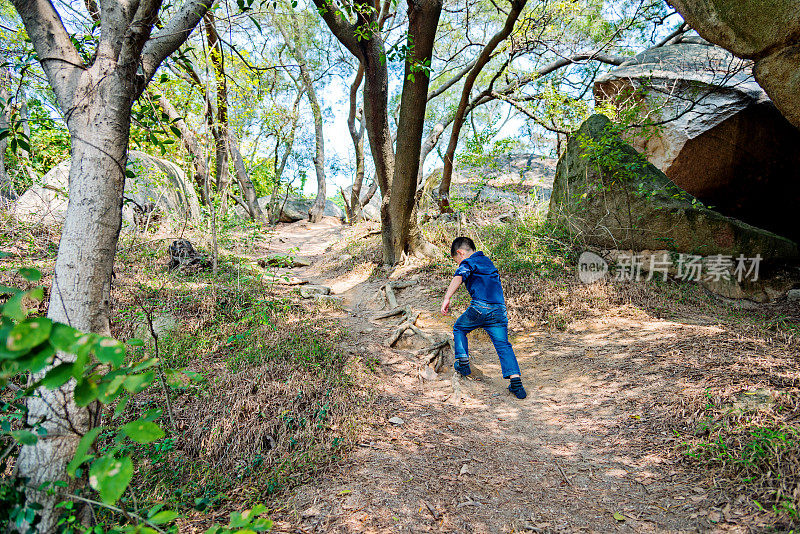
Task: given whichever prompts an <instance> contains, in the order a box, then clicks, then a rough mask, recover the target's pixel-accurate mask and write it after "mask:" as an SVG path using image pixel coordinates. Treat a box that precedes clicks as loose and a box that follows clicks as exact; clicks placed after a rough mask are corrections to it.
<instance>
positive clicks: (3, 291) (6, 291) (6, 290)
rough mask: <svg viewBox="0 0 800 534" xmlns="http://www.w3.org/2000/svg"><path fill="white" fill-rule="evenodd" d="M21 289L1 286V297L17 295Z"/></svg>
mask: <svg viewBox="0 0 800 534" xmlns="http://www.w3.org/2000/svg"><path fill="white" fill-rule="evenodd" d="M17 293H19V289H18V288H16V287H11V286H0V295H16V294H17Z"/></svg>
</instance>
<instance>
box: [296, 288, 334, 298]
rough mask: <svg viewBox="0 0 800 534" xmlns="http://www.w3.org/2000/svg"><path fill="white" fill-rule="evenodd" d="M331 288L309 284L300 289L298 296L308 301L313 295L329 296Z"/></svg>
mask: <svg viewBox="0 0 800 534" xmlns="http://www.w3.org/2000/svg"><path fill="white" fill-rule="evenodd" d="M330 294H331V288H329V287H328V286H322V285H316V284H309V285H305V286H301V287H300V296H302V297H303V298H304V299H310V298H311V297H313V296H314V295H330Z"/></svg>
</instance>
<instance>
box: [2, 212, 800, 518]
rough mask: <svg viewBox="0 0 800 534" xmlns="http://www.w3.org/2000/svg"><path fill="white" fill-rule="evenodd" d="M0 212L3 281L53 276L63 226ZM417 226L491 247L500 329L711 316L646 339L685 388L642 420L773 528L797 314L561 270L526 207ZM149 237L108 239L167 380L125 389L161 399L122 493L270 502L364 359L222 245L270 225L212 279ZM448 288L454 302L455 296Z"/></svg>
mask: <svg viewBox="0 0 800 534" xmlns="http://www.w3.org/2000/svg"><path fill="white" fill-rule="evenodd" d="M472 215H479V213H473V214H472ZM6 224H7V225H8V227H7V228H6V230H5V231H4V232H2V238H1V239H2V242H0V246H2V248H3V250H4V251H5V252H7V253H9V254H10V256H8V257H6V258H4V259H3V268H2V271H0V283H2V284H5V285H13V284H17V285H20V284H22V283H23V281H21V280H19V279H17V278H18V277H17V276H16V275H15V272H16V269H18V268H20V267H35V268H37V269H39V270H41V271H42V273H43V275H44V277H43V280H42V283H43V284H44V285H45V286H46V287H48V286H49V284H50V278H51V275H52V269H53V262H54V260H55V253H56V250H57V241H58V233H57V232H56V231H55V230H45V229H43V228H42V227H34V226H27V225H23V224H20V223H18V222H12V221H6ZM424 231H425V233H426V236H427V238H428V239H429V240H430V241H431V242H432V243H434V244H435V245H437V246H439V247H441V248H442V250H445V249H446V248H447V247H448V246H449V240H450V239H451V237H452V236H453V235H455V234H456V233H464V234H467V235H471V236H472V237H473V238H475V240H476V242H477V243H478V245H479V248H481V249H483V250H485V251H487V253H488V254H489V255H490V256H491V257H492V258H493V260H494V261H495V263H496V264H497V265H498V268H499V269H500V271H501V276H502V278H503V284H504V289H505V293H506V299H507V302H508V308H509V317H510V321H511V329H512V333H513V332H514V331H521V330H522V331H541V332H558V331H569V329H570V328H571V326H572V325H573V324H575V323H576V322H577V321H580V320H581V319H584V318H587V317H598V316H625V317H631V318H660V319H664V320H667V321H673V322H676V323H683V324H689V325H691V324H694V325H697V324H701V325H705V326H708V327H710V328H712V329H713V331H714V332H716V333H715V334H714V335H712V336H707V337H699V336H694V337H692V336H690V337H688V338H687V339H686V340H685V342H683V341H682V342H681V343H678V344H677V345H675V344H673V346H669V347H667V346H665V347H652V346H651V347H645V348H643V349H642V350H646V351H648V352H649V353H652V354H653V355H663V356H659V357H662V358H664V359H665V360H664V361H663V362H659V363H663V364H664V365H674V366H675V368H676V369H679V368H680V369H683V371H684V374H685V375H687V376H690V377H691V380H690V382H689V383H688V385H687V387H686V388H684V390H683V392H682V393H681V395H680V396H677V397H671V398H664V399H662V400H661V401H660V402H659V403H656V404H654V405H653V406H652V413H651V414H650V416H649V417H645V418H643V419H642V421H641V424H642V425H650V426H652V427H653V428H656V427H657V428H659V429H668V430H669V432H670V433H671V434H672V436H673V439H672V444H673V450H672V456H673V457H674V459H675V460H676V461H678V462H680V463H682V464H684V465H686V466H687V467H690V468H692V469H696V470H700V471H701V472H702V473H703V475H704V476H705V477H706V478H707V480H708V481H709V482H710V484H711V485H712V486H713V487H715V488H717V490H718V491H719V492H722V493H724V494H725V495H726V496H727V498H729V499H730V502H737V499H738V500H739V501H741V500H742V499H744V500H746V501H748V503H749V504H751V505H752V506H754V507H755V508H760V509H761V510H763V514H766V515H769V516H770V517H772V518H773V523H774V524H776V525H781V524H783V525H793V524H795V523H796V521H797V520H798V510H800V494H799V492H800V489H798V488H800V459H799V458H798V450H800V449H798V445H800V441H799V440H800V438H799V437H798V436H799V434H798V432H800V383H798V378H797V376H798V375H797V371H796V367H797V357H798V355H799V354H800V341H799V340H798V331H800V318H799V317H798V316H797V310H795V309H792V308H791V307H790V306H788V305H787V303H780V302H779V303H775V304H770V305H760V306H758V307H757V308H756V309H752V310H750V309H748V310H743V309H741V308H738V307H736V306H734V305H731V304H730V303H727V302H721V301H719V300H717V299H716V298H715V297H714V296H712V295H711V294H709V293H707V292H706V291H705V290H703V289H702V288H701V287H699V286H697V285H690V284H685V283H677V282H674V281H671V280H668V281H666V282H652V281H651V282H647V283H645V282H641V283H618V282H605V283H595V284H592V285H585V284H581V283H580V282H579V281H578V280H577V278H576V276H575V274H574V273H575V268H576V261H577V255H578V254H579V253H580V250H581V249H580V246H579V244H577V243H574V242H572V241H570V240H568V239H567V237H566V236H563V235H559V233H558V232H556V231H555V230H554V229H553V228H551V227H549V226H548V225H547V223H546V222H544V221H542V220H541V219H539V218H537V217H536V216H535V215H528V216H525V217H521V218H519V219H518V220H517V221H516V222H511V223H492V224H466V225H464V224H457V223H454V222H442V221H438V220H434V221H430V222H428V223H427V224H426V225H425V226H424ZM157 232H158V233H155V234H151V235H147V236H142V235H137V236H134V237H131V236H127V237H124V238H123V239H122V240H121V242H120V247H119V252H118V257H117V263H116V268H115V279H114V284H113V294H112V296H113V299H114V300H113V309H114V314H113V324H112V333H113V335H114V336H116V337H118V338H119V339H122V340H125V339H128V338H131V337H138V338H141V339H143V340H145V341H146V344H145V346H143V347H141V348H138V349H137V350H138V351H147V352H149V353H150V354H153V353H154V352H155V351H156V350H157V351H158V356H159V357H160V358H161V359H162V361H163V363H164V365H165V366H166V368H167V370H168V372H166V373H165V376H164V380H165V384H166V391H168V398H169V403H167V402H166V398H165V395H164V389H163V388H160V387H153V388H150V389H149V390H147V391H146V392H145V393H142V394H139V395H137V396H135V397H134V398H133V399H132V401H131V403H130V410H129V411H130V413H129V414H126V415H125V417H131V418H135V417H137V416H139V415H141V414H142V413H145V412H147V411H148V410H150V409H153V408H158V409H161V410H162V411H164V415H163V416H162V419H161V423H162V425H163V426H164V427H165V429H167V430H168V432H167V436H166V437H165V438H163V439H161V440H159V441H157V442H155V443H152V444H149V445H137V446H135V449H136V450H134V451H133V454H134V455H135V456H136V457H137V458H138V459H139V461H140V462H141V464H140V465H141V466H142V467H141V469H139V470H138V472H137V474H136V476H135V478H134V482H133V483H132V485H131V491H129V492H128V493H127V494H126V495H125V496H124V497H123V499H122V501H121V502H122V504H123V505H124V506H126V507H129V508H132V509H137V508H145V507H148V506H152V505H153V504H164V505H166V506H168V507H170V508H172V509H177V510H179V511H181V512H182V513H183V514H184V519H182V521H184V522H185V523H184V524H183V525H182V528H183V527H187V528H188V527H193V526H197V527H201V526H205V525H207V524H210V523H211V522H213V521H214V520H215V519H219V518H220V517H222V516H224V515H227V513H228V512H230V511H231V510H234V509H240V508H242V507H243V506H248V505H252V504H253V503H256V502H267V503H269V504H270V505H271V506H272V507H273V509H280V507H281V502H282V496H283V495H284V494H285V492H286V491H287V490H289V489H291V488H293V487H295V486H297V485H299V484H303V483H308V482H309V481H310V480H313V478H314V476H315V475H316V474H318V473H319V472H320V470H324V469H325V468H326V467H327V466H330V465H332V464H335V463H336V462H337V461H339V460H341V459H343V458H345V457H346V456H347V455H348V452H349V451H350V450H351V448H352V446H353V445H354V443H356V441H357V436H358V433H359V429H360V422H361V421H363V419H364V417H365V416H366V414H368V413H369V410H370V405H371V402H372V391H371V388H370V386H369V382H370V380H372V379H373V378H374V375H373V371H372V370H371V368H372V367H373V366H374V362H371V361H369V359H368V358H367V357H359V356H355V355H353V354H352V353H350V352H347V351H343V350H342V349H341V347H340V345H341V342H342V340H344V339H345V338H346V337H347V336H350V335H353V334H352V333H350V332H348V331H347V329H346V327H345V325H344V324H343V323H342V321H341V320H340V319H338V318H336V317H333V315H335V314H334V313H331V312H332V311H336V310H332V309H331V308H330V306H331V305H324V304H320V303H314V304H312V302H313V301H309V300H302V299H300V298H299V295H297V293H296V292H295V291H294V290H292V289H291V288H286V287H281V286H278V285H274V284H272V283H267V282H265V280H266V279H267V278H268V277H265V274H267V271H266V270H265V269H264V268H261V267H259V266H258V265H257V264H254V263H253V262H252V261H249V259H248V258H246V257H244V256H239V255H236V254H235V253H233V252H231V251H230V250H228V248H229V249H231V250H236V249H237V247H239V246H240V245H242V243H241V242H240V241H241V240H242V239H244V240H245V241H247V244H246V247H245V248H252V247H258V246H265V245H266V243H267V242H268V240H269V239H271V237H270V236H269V235H261V234H260V233H259V232H255V231H254V230H253V229H252V228H249V227H237V226H236V225H232V226H230V227H229V228H227V229H224V230H223V233H222V235H221V236H220V243H221V244H222V245H223V253H222V255H221V258H220V263H219V273H218V274H217V276H216V277H214V276H213V274H212V273H211V272H210V269H194V270H192V269H187V270H179V271H175V272H170V271H168V270H167V269H166V263H167V256H166V247H167V245H168V244H169V240H170V239H171V238H173V237H176V235H173V234H174V233H175V232H184V235H185V237H188V238H190V239H193V240H194V239H195V238H196V239H198V242H200V243H204V242H205V241H204V239H203V238H202V237H200V236H202V235H204V234H203V233H202V232H200V231H199V230H198V229H192V228H188V229H181V228H177V229H172V228H166V227H162V228H161V229H159V230H157ZM164 236H168V237H164ZM242 236H244V237H242ZM226 247H227V248H226ZM340 248H341V250H342V251H343V252H346V253H347V255H346V256H343V257H344V258H345V259H342V260H336V262H338V263H335V264H334V263H331V265H330V266H329V267H330V268H331V269H338V270H342V271H347V270H353V269H359V268H366V267H369V266H370V265H372V277H383V276H385V273H383V272H382V271H381V270H380V269H379V268H378V265H379V262H380V236H379V235H371V236H369V235H368V236H367V237H366V238H365V237H363V236H362V237H360V238H358V239H355V240H353V241H351V242H348V243H342V244H341V247H340ZM201 249H203V247H202V246H201ZM205 252H208V250H207V248H206V249H205ZM452 269H453V267H452V265H451V264H450V263H449V262H448V260H447V259H446V258H445V257H444V256H443V257H442V258H440V259H436V260H432V261H427V262H420V263H419V265H418V268H417V271H418V273H419V275H420V277H421V278H422V280H423V281H424V282H425V283H428V284H429V285H430V287H431V288H434V289H435V288H438V287H441V288H442V289H443V287H444V285H446V283H447V281H448V280H449V278H450V276H451V275H452ZM431 294H432V295H433V293H431ZM459 298H461V299H462V300H464V302H461V304H465V302H466V300H465V298H466V297H464V296H463V295H462V296H461V297H459ZM43 302H47V298H45V299H44V300H43ZM456 304H458V303H456ZM39 312H40V313H46V309H44V307H42V308H41V309H40V310H39ZM148 317H149V318H150V319H149V320H148ZM150 320H152V325H153V329H154V330H155V331H156V333H157V336H158V341H157V347H156V343H155V340H154V339H153V338H152V336H151V335H150V324H149V323H150ZM659 350H660V351H661V352H659ZM370 377H373V378H370ZM170 413H171V415H170Z"/></svg>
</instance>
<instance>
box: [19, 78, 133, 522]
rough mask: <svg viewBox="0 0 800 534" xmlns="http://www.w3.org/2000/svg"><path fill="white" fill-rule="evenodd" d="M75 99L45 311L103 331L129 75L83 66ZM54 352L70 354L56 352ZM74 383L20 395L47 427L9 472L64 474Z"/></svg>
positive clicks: (78, 423)
mask: <svg viewBox="0 0 800 534" xmlns="http://www.w3.org/2000/svg"><path fill="white" fill-rule="evenodd" d="M87 77H88V78H89V80H83V81H82V83H81V84H80V87H79V89H78V91H77V95H76V100H78V101H80V102H82V105H81V106H80V107H77V108H75V110H74V111H73V112H72V113H71V114H68V115H67V126H68V128H69V130H70V134H71V137H72V150H71V157H72V163H71V166H70V173H69V184H70V187H69V204H68V206H67V213H66V218H65V220H64V227H63V230H62V233H61V241H60V242H59V246H58V256H57V258H56V264H55V274H54V277H53V284H52V289H51V292H50V305H49V308H48V316H49V317H50V318H51V319H53V320H54V321H59V322H63V323H67V324H70V325H71V326H73V327H75V328H77V329H79V330H81V331H84V332H96V333H100V334H103V335H109V334H110V323H109V313H110V301H111V275H112V272H113V265H114V255H115V253H116V247H117V239H118V237H119V231H120V226H121V224H122V215H121V214H122V193H123V189H124V186H125V163H126V159H127V148H128V135H129V131H130V109H131V105H132V100H130V99H129V98H130V97H129V95H131V94H132V93H133V91H132V87H131V85H132V84H131V83H130V82H129V81H127V80H124V79H121V78H120V77H119V76H115V75H114V73H113V72H107V71H106V72H102V71H100V70H99V69H98V70H97V71H95V70H90V71H88V72H87ZM59 357H60V358H61V359H62V360H71V359H73V357H72V356H71V355H66V354H59ZM74 386H75V384H74V382H70V383H69V384H67V385H65V386H64V387H62V388H60V389H58V390H55V391H50V390H46V389H44V388H42V389H40V390H39V391H38V392H37V393H38V396H36V397H32V398H31V399H30V400H29V402H28V410H29V412H28V423H29V424H31V425H33V424H36V423H38V422H39V421H43V423H42V426H43V427H44V428H45V429H47V435H46V436H44V437H41V438H40V439H39V442H38V443H37V444H36V445H33V446H26V447H23V448H22V451H21V452H20V455H19V458H18V460H17V474H18V476H20V477H28V478H29V479H30V481H29V483H28V484H29V486H32V487H38V486H39V485H40V484H42V483H45V482H49V481H54V480H68V477H67V476H66V475H65V472H66V466H67V464H68V463H69V462H70V460H72V457H73V456H74V454H75V449H76V447H77V445H78V441H80V438H81V436H82V435H83V434H84V433H85V432H86V431H87V430H88V429H89V428H90V427H91V426H93V425H94V424H95V423H96V421H94V420H93V419H94V415H95V414H92V413H91V412H90V410H89V409H87V408H78V407H77V406H75V404H74V402H73V400H72V392H73V388H74ZM34 500H35V501H37V502H39V503H40V504H42V505H43V506H44V510H42V516H43V519H42V522H41V523H40V524H39V525H38V528H39V531H41V532H52V531H54V530H55V521H56V519H57V517H58V511H57V510H55V509H54V506H55V505H56V503H57V502H58V501H60V500H62V497H59V496H57V495H55V496H54V495H47V494H45V493H41V492H36V493H35V498H34Z"/></svg>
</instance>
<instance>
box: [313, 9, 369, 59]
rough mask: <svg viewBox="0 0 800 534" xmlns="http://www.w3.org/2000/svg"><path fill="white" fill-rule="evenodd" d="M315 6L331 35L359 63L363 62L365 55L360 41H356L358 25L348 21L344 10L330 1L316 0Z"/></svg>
mask: <svg viewBox="0 0 800 534" xmlns="http://www.w3.org/2000/svg"><path fill="white" fill-rule="evenodd" d="M314 5H315V6H317V11H318V12H319V15H320V16H321V17H322V20H324V21H325V24H327V25H328V28H330V30H331V33H332V34H333V35H334V36H336V38H337V39H338V40H339V42H340V43H342V44H343V45H344V47H345V48H347V50H349V51H350V53H351V54H353V55H354V56H356V57H357V58H358V60H359V61H361V62H363V61H364V53H363V51H362V50H361V47H360V46H359V45H358V39H356V33H355V28H356V25H355V24H352V23H351V22H350V21H349V20H347V18H345V16H344V14H343V13H342V10H341V9H339V7H338V6H337V5H336V4H334V3H333V2H331V1H330V0H314Z"/></svg>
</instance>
